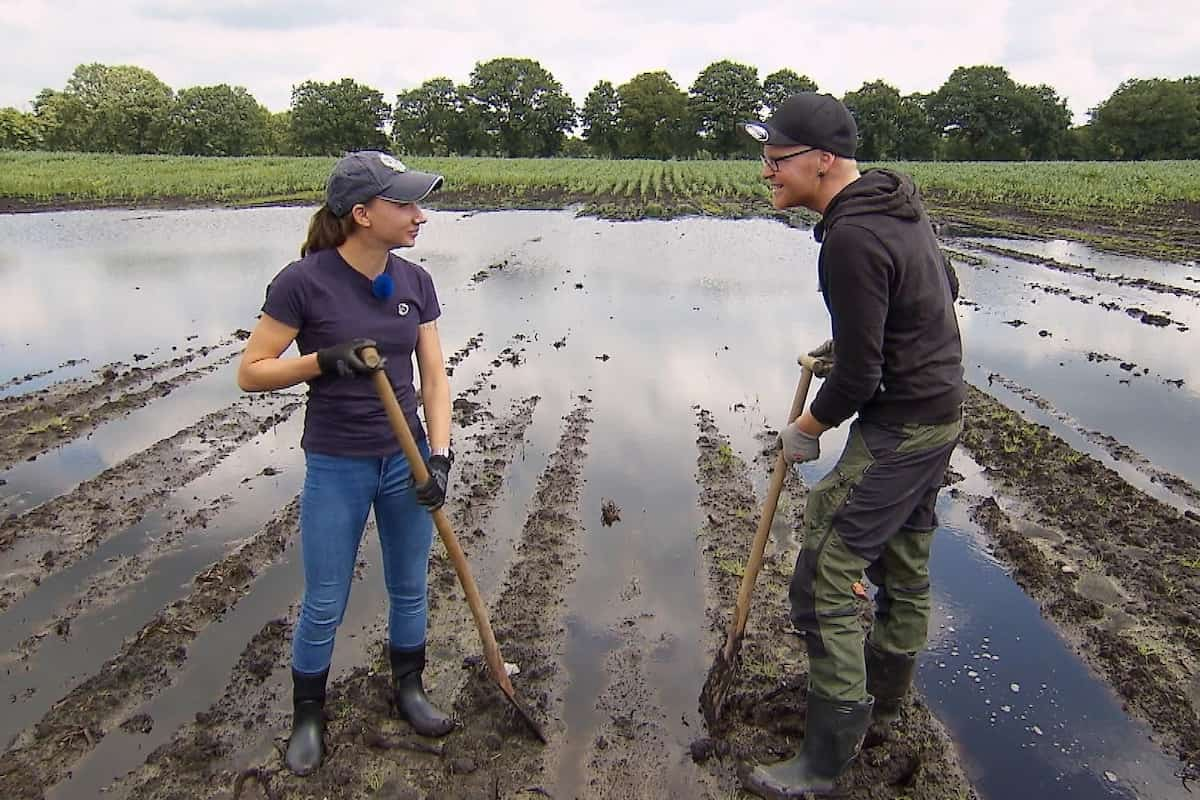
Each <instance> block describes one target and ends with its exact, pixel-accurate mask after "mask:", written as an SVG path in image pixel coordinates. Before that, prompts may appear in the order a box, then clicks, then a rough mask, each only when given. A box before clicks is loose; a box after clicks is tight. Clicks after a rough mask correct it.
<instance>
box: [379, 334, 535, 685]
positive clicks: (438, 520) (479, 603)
mask: <svg viewBox="0 0 1200 800" xmlns="http://www.w3.org/2000/svg"><path fill="white" fill-rule="evenodd" d="M359 355H360V356H361V357H362V360H363V361H364V362H365V363H366V364H367V365H368V366H372V367H373V366H375V365H376V364H378V363H379V351H378V350H376V349H375V348H374V347H364V348H363V349H362V350H361V351H360V353H359ZM371 380H372V381H374V383H375V391H376V393H377V394H378V395H379V400H380V402H382V403H383V408H384V410H385V411H386V412H387V418H388V422H389V423H391V426H392V432H393V433H394V434H396V440H397V441H399V442H400V448H401V449H402V450H403V451H404V457H405V458H407V459H408V465H409V468H410V469H411V470H412V474H413V478H414V479H415V480H416V482H417V483H418V484H421V483H424V482H425V481H427V480H429V468H428V467H426V466H425V459H424V458H422V457H421V451H420V450H419V449H417V442H416V440H415V439H413V435H412V431H411V430H409V427H408V420H406V419H405V418H404V411H403V410H402V409H401V408H400V403H399V402H398V401H397V400H396V393H395V392H394V391H393V390H392V384H391V382H390V381H389V380H388V376H387V372H385V371H384V370H382V369H380V370H376V371H375V372H374V373H372V375H371ZM433 524H434V525H435V526H437V531H438V535H439V536H441V538H442V544H443V545H445V547H446V553H447V554H448V555H449V556H450V562H451V563H452V564H453V565H454V571H455V572H456V573H457V574H458V582H459V583H461V584H462V588H463V592H464V593H465V594H466V595H467V605H469V606H470V607H471V615H472V616H473V617H475V627H476V628H478V629H479V638H480V640H481V641H482V642H483V656H484V658H485V659H486V660H487V665H488V668H489V669H490V670H491V672H492V679H493V680H495V681H496V684H497V685H498V686H499V687H500V689H501V690H503V691H504V693H505V694H507V695H508V696H509V697H513V695H514V690H513V685H512V681H510V680H509V679H508V672H507V671H506V670H505V669H504V659H503V658H502V657H501V656H500V645H499V644H497V643H496V635H495V634H494V633H493V632H492V624H491V622H489V621H488V615H487V608H486V607H485V606H484V605H483V598H482V597H480V595H479V587H478V586H477V585H476V584H475V578H474V576H472V575H471V568H470V566H468V564H467V556H466V554H464V553H463V551H462V547H460V546H459V544H458V538H457V537H456V536H455V535H454V529H453V528H451V527H450V520H449V519H447V518H446V513H445V512H444V511H443V510H442V509H440V508H439V509H438V510H437V511H434V512H433Z"/></svg>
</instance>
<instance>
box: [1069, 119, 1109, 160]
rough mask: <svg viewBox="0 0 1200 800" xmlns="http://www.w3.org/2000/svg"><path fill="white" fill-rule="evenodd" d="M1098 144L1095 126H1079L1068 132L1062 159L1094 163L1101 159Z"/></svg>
mask: <svg viewBox="0 0 1200 800" xmlns="http://www.w3.org/2000/svg"><path fill="white" fill-rule="evenodd" d="M1101 155H1102V154H1101V153H1100V152H1099V150H1098V146H1097V144H1096V131H1095V126H1094V125H1092V124H1091V123H1088V124H1087V125H1077V126H1075V127H1074V128H1071V129H1070V130H1068V131H1067V135H1066V137H1065V138H1064V140H1063V148H1062V157H1063V158H1064V159H1068V160H1071V161H1094V160H1096V159H1098V158H1100V157H1101Z"/></svg>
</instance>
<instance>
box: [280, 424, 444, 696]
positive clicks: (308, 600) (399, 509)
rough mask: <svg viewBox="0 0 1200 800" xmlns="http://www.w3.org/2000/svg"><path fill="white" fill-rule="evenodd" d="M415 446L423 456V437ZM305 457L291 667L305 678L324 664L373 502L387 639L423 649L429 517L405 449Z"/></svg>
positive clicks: (430, 531)
mask: <svg viewBox="0 0 1200 800" xmlns="http://www.w3.org/2000/svg"><path fill="white" fill-rule="evenodd" d="M420 448H421V454H422V456H424V457H425V458H428V457H429V448H428V444H427V443H426V442H424V441H422V442H420ZM304 460H305V465H306V472H305V475H304V491H303V493H302V494H301V495H300V543H301V548H302V550H303V555H304V602H303V604H302V605H301V607H300V621H299V623H297V625H296V632H295V634H294V635H293V637H292V668H293V669H295V670H296V671H297V672H301V673H304V674H306V675H313V674H317V673H320V672H323V671H325V670H326V669H328V668H329V664H330V661H331V660H332V658H333V640H334V636H335V634H336V633H337V628H338V625H340V624H341V622H342V616H343V615H344V614H345V612H346V602H347V600H349V598H350V583H351V581H352V580H353V577H354V563H355V560H356V559H357V557H358V545H359V542H361V541H362V534H363V528H364V527H365V526H366V524H367V514H368V512H369V511H370V510H371V507H372V505H373V506H374V507H375V523H376V525H377V526H378V527H379V542H380V545H382V548H383V576H384V581H385V582H386V583H387V590H388V601H389V602H388V606H389V613H388V641H389V642H390V643H391V645H392V646H393V647H399V648H404V649H412V648H415V647H419V646H421V645H422V644H424V642H425V625H426V619H427V612H428V606H427V600H426V593H427V584H426V578H427V573H428V570H429V547H430V544H431V543H432V541H433V517H432V516H431V515H430V513H429V512H428V511H427V510H426V509H425V508H424V507H423V506H421V505H420V504H419V503H417V497H416V492H415V491H414V489H413V487H412V485H411V483H412V481H411V475H412V473H411V471H410V470H409V466H408V460H407V459H406V458H405V457H404V454H403V453H397V454H396V455H394V456H388V457H386V458H358V457H342V456H329V455H323V454H321V453H305V456H304Z"/></svg>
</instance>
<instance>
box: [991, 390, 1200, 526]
mask: <svg viewBox="0 0 1200 800" xmlns="http://www.w3.org/2000/svg"><path fill="white" fill-rule="evenodd" d="M993 381H994V382H995V383H998V384H1000V385H1001V386H1003V387H1004V388H1005V389H1008V390H1009V391H1010V392H1012V393H1013V394H1015V395H1017V396H1019V397H1021V398H1023V399H1025V400H1026V401H1028V402H1029V403H1031V404H1032V405H1034V406H1036V407H1037V408H1040V409H1041V410H1042V411H1045V412H1046V413H1047V414H1049V415H1050V416H1052V417H1054V418H1055V419H1057V420H1058V421H1059V422H1061V423H1063V424H1064V425H1066V426H1067V427H1069V428H1071V429H1073V430H1074V431H1075V432H1076V433H1078V434H1080V435H1081V436H1083V437H1084V438H1085V439H1087V440H1088V441H1089V442H1091V443H1092V444H1095V445H1099V446H1100V447H1102V448H1104V450H1105V452H1107V453H1108V454H1109V455H1110V456H1111V457H1112V458H1113V460H1115V461H1120V462H1123V463H1125V464H1129V465H1130V466H1132V467H1133V468H1134V469H1136V470H1137V471H1138V472H1140V473H1142V474H1143V475H1145V476H1146V477H1148V478H1149V479H1150V480H1151V481H1152V482H1153V483H1157V484H1158V485H1160V486H1162V487H1164V488H1165V489H1167V490H1168V491H1170V492H1171V493H1173V494H1174V495H1176V496H1177V497H1179V498H1180V499H1182V500H1185V501H1187V502H1189V503H1190V504H1191V505H1192V506H1194V507H1195V508H1196V509H1197V510H1200V489H1197V488H1196V487H1195V486H1192V484H1190V483H1188V482H1187V481H1185V480H1184V479H1183V478H1181V477H1179V476H1178V475H1175V474H1172V473H1170V472H1167V471H1166V470H1163V469H1159V468H1158V467H1156V466H1154V464H1153V462H1151V461H1150V459H1148V458H1146V457H1145V456H1144V455H1142V454H1141V453H1139V452H1138V451H1137V450H1134V449H1133V448H1132V447H1130V446H1129V445H1127V444H1123V443H1122V442H1121V441H1119V440H1118V439H1117V438H1116V437H1115V436H1111V435H1109V434H1107V433H1101V432H1100V431H1097V430H1092V429H1091V428H1087V427H1084V426H1083V425H1082V424H1080V422H1079V421H1078V420H1076V419H1075V418H1074V417H1072V416H1071V415H1070V414H1067V413H1066V412H1064V411H1060V410H1059V409H1058V408H1056V407H1055V406H1054V404H1053V403H1051V402H1050V401H1049V400H1047V399H1046V398H1044V397H1042V396H1041V395H1040V394H1038V393H1037V392H1035V391H1033V390H1032V389H1030V388H1028V387H1026V386H1022V385H1021V384H1019V383H1017V382H1016V381H1014V380H1012V379H1011V378H1008V377H1005V376H1004V375H1001V374H999V373H997V372H993V373H989V374H988V384H989V385H990V384H991V383H992V382H993Z"/></svg>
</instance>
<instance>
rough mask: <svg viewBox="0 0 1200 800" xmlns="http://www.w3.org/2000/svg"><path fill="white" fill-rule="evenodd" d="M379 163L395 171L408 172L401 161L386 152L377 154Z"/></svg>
mask: <svg viewBox="0 0 1200 800" xmlns="http://www.w3.org/2000/svg"><path fill="white" fill-rule="evenodd" d="M379 163H380V164H383V165H384V166H385V167H387V168H388V169H391V170H395V171H396V172H408V167H406V166H404V162H403V161H401V160H400V159H398V158H396V157H395V156H392V155H388V154H387V153H380V154H379Z"/></svg>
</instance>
